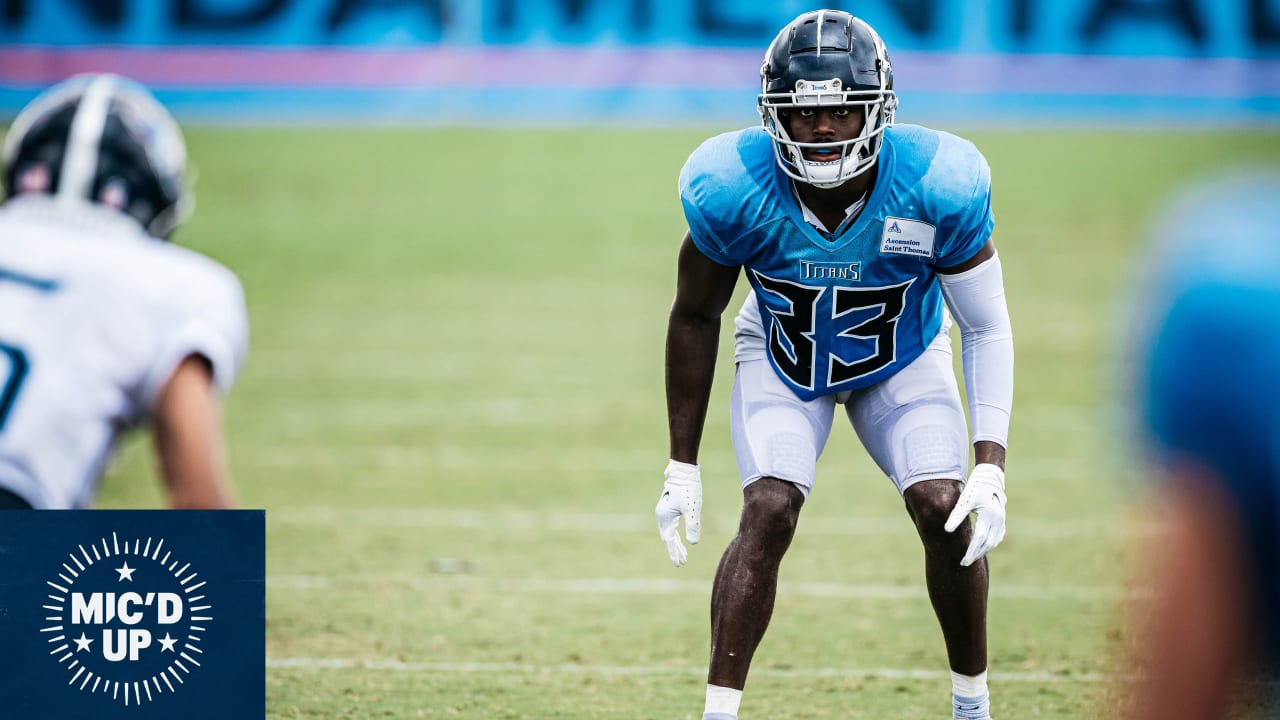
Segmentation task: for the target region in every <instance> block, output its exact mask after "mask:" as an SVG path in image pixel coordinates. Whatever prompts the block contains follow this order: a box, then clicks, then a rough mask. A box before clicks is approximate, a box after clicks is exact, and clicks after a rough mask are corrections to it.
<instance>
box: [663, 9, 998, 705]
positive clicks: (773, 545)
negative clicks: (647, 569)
mask: <svg viewBox="0 0 1280 720" xmlns="http://www.w3.org/2000/svg"><path fill="white" fill-rule="evenodd" d="M760 74H761V92H760V95H759V98H758V107H759V111H760V115H761V117H762V120H763V123H762V126H761V127H753V128H749V129H746V130H741V131H738V132H733V133H728V134H725V135H720V136H718V137H713V138H711V139H709V140H707V141H706V142H704V143H703V144H702V146H701V147H699V148H698V149H697V150H695V151H694V153H693V154H692V155H691V156H690V157H689V159H688V161H687V163H686V164H685V167H684V170H683V171H682V172H681V175H680V197H681V200H682V202H683V205H684V211H685V217H686V220H687V222H688V226H689V230H688V233H687V234H686V235H685V237H684V241H683V244H682V246H681V248H680V252H679V262H678V280H677V289H676V296H675V300H674V303H673V305H672V308H671V314H670V319H669V325H668V329H667V350H666V352H667V356H666V367H667V378H666V380H667V412H668V421H669V429H670V443H671V446H670V451H671V459H670V462H669V463H668V466H667V469H666V471H665V477H666V482H665V484H664V486H663V490H662V494H661V496H660V499H659V502H658V506H657V516H658V526H659V532H660V535H661V537H662V539H663V541H664V543H665V544H666V547H667V552H668V554H669V556H670V558H671V561H672V562H673V563H675V564H676V565H677V566H679V565H682V564H684V563H685V562H686V560H687V551H686V549H685V547H684V545H683V543H682V542H681V540H680V537H679V532H678V524H679V518H681V517H684V519H685V535H686V538H687V539H688V540H689V542H691V543H696V542H697V541H698V539H699V536H700V534H701V525H700V514H701V505H702V484H701V479H700V468H699V465H698V448H699V445H700V443H701V439H702V432H703V425H704V421H705V418H706V413H707V405H708V398H709V394H710V391H711V386H712V377H713V374H714V369H715V363H716V347H717V343H718V336H719V332H720V321H721V316H722V314H723V312H724V310H725V309H726V307H727V305H728V303H729V301H730V298H731V296H732V294H733V290H734V286H735V284H736V281H737V278H738V275H739V274H744V275H745V276H746V278H747V281H748V282H749V283H750V285H751V290H752V291H751V293H750V294H749V296H748V298H747V301H746V304H745V305H744V306H743V307H742V309H741V311H740V312H739V313H738V316H737V318H736V320H735V328H736V331H735V334H734V339H735V353H734V355H735V357H734V359H735V362H736V366H737V370H736V375H735V377H734V384H733V393H732V402H731V407H730V417H731V428H732V436H733V445H734V449H735V453H736V455H737V459H738V470H739V473H740V475H741V480H742V487H743V506H742V515H741V521H740V525H739V530H738V534H737V535H736V536H735V537H734V538H733V540H732V541H731V542H730V543H729V547H728V549H726V550H725V553H724V555H723V557H722V558H721V561H720V566H719V569H718V570H717V573H716V578H715V584H714V587H713V589H712V597H711V662H710V669H709V672H708V677H707V681H708V686H707V697H706V705H705V709H704V713H705V714H704V715H703V717H704V718H705V719H706V720H732V719H734V718H737V713H738V709H739V705H740V702H741V699H742V689H743V687H744V686H745V684H746V680H747V671H748V669H749V667H750V664H751V658H752V655H753V653H754V652H755V650H756V647H757V645H758V644H759V642H760V640H761V638H762V637H763V635H764V632H765V629H766V627H767V626H768V624H769V619H770V615H771V613H772V610H773V604H774V596H775V594H776V591H777V583H778V568H779V564H780V563H781V561H782V556H783V554H784V553H785V552H786V550H787V547H788V546H789V545H790V543H791V539H792V536H793V534H794V532H795V529H796V524H797V520H798V518H799V514H800V508H801V506H802V505H804V503H805V500H806V499H807V498H808V497H809V494H810V491H811V490H812V489H813V485H814V469H815V467H816V463H817V459H818V456H819V455H820V454H821V453H822V449H823V447H824V445H825V444H826V442H827V438H828V436H829V434H830V432H831V427H832V423H833V418H834V414H835V411H836V408H837V407H839V408H841V409H843V411H844V413H845V414H846V415H847V416H848V418H849V421H850V423H851V424H852V426H853V429H854V430H855V431H856V433H857V435H858V437H859V439H860V440H861V442H862V444H863V446H864V447H865V448H866V450H867V451H868V453H870V455H871V457H872V458H874V460H875V462H876V463H877V464H878V465H879V467H880V468H881V470H883V471H884V473H885V475H887V476H888V477H889V478H890V479H891V480H892V481H893V483H894V485H895V486H896V487H897V490H898V492H899V493H901V495H902V497H903V500H904V502H905V505H906V509H907V513H908V515H909V516H910V517H911V519H912V521H913V522H914V523H915V526H916V529H917V530H918V533H919V535H920V539H921V540H922V541H923V543H924V549H925V558H926V559H925V577H926V584H927V586H928V590H929V596H930V599H931V600H932V602H933V607H934V611H935V612H936V614H937V617H938V621H939V623H940V624H941V626H942V635H943V639H944V641H945V643H946V649H947V656H948V659H949V661H950V666H951V671H952V678H953V683H952V695H953V703H952V717H956V718H969V719H973V720H980V719H985V718H988V717H989V715H990V710H989V708H990V700H989V693H988V690H987V679H986V678H987V637H986V612H987V583H988V569H987V560H986V557H985V556H986V554H987V553H988V552H989V551H990V550H991V549H992V548H994V547H995V546H996V545H997V544H998V543H999V542H1000V541H1001V539H1002V538H1003V537H1004V527H1005V509H1004V508H1005V493H1004V461H1005V446H1006V444H1007V436H1008V429H1009V414H1010V410H1011V407H1012V402H1013V335H1012V330H1011V326H1010V322H1009V314H1008V310H1007V307H1006V305H1005V297H1004V283H1003V278H1002V274H1001V267H1000V259H999V257H998V256H997V254H996V249H995V245H994V244H993V243H992V240H991V233H992V228H993V226H994V220H993V217H992V213H991V182H990V171H989V168H988V167H987V163H986V160H985V159H984V158H983V157H982V155H981V154H980V153H979V152H978V150H977V149H976V148H975V147H974V146H973V145H972V144H971V143H969V142H967V141H965V140H962V139H960V138H958V137H955V136H954V135H950V134H947V133H944V132H938V131H935V130H929V129H926V128H923V127H919V126H914V125H894V124H893V119H894V110H895V109H896V107H897V104H898V101H897V97H896V95H895V94H894V91H893V70H892V67H891V65H890V62H889V55H888V53H887V52H886V50H885V47H884V43H883V42H882V41H881V39H880V36H879V35H878V34H877V33H876V32H875V30H873V29H872V28H871V27H870V26H869V25H867V24H866V23H865V22H863V21H862V20H859V19H858V18H855V17H853V16H851V15H849V14H848V13H845V12H840V11H834V10H820V11H816V12H809V13H805V14H803V15H801V16H799V17H797V18H796V19H795V20H793V21H792V22H791V23H789V24H788V25H787V26H786V27H784V28H783V29H782V31H781V32H780V33H779V34H778V36H777V38H776V39H775V40H774V41H773V42H772V44H771V45H770V46H769V48H768V51H767V52H766V54H765V58H764V64H763V66H762V68H761V71H760ZM944 302H945V306H946V307H944ZM946 308H950V315H948V313H947V311H946ZM951 317H954V318H955V321H956V322H957V323H958V325H959V327H960V332H961V338H962V346H963V364H964V373H965V381H966V389H967V394H968V402H969V410H970V413H971V416H972V422H973V426H972V432H969V431H968V429H967V427H966V424H965V415H964V408H963V405H962V403H961V399H960V392H959V389H958V385H957V382H956V377H955V373H954V371H953V369H952V354H951V352H952V351H951V342H950V337H949V335H948V329H949V327H950V323H951V320H950V318H951ZM970 442H972V444H973V448H974V455H975V460H976V462H975V465H974V467H973V470H972V472H966V471H967V470H968V467H969V455H968V449H969V444H970ZM966 476H967V479H966ZM970 513H976V520H975V521H973V522H972V523H971V521H970V518H969V516H970Z"/></svg>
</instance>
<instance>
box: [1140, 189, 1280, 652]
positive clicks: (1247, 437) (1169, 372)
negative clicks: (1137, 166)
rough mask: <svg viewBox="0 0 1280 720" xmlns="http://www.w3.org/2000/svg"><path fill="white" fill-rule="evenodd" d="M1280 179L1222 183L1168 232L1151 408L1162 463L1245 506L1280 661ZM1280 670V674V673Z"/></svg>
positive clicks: (1156, 288) (1147, 410)
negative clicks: (1191, 470) (1189, 467)
mask: <svg viewBox="0 0 1280 720" xmlns="http://www.w3.org/2000/svg"><path fill="white" fill-rule="evenodd" d="M1278 200H1280V174H1248V175H1243V176H1239V177H1234V178H1229V179H1225V180H1220V181H1218V182H1216V183H1213V184H1211V185H1210V186H1209V187H1207V188H1206V187H1201V188H1200V189H1199V192H1197V193H1196V194H1194V195H1188V196H1185V197H1183V198H1181V199H1180V201H1179V202H1178V204H1177V206H1176V208H1175V210H1174V212H1173V213H1172V214H1171V215H1170V217H1168V218H1167V219H1166V221H1165V222H1164V223H1163V224H1162V226H1161V228H1160V229H1159V230H1158V231H1157V238H1156V241H1157V246H1156V249H1155V251H1154V252H1153V253H1152V254H1151V256H1150V262H1151V263H1152V264H1153V268H1152V277H1153V282H1151V283H1150V287H1148V288H1147V289H1146V292H1145V293H1144V303H1145V304H1146V312H1147V313H1149V315H1150V319H1149V320H1148V321H1147V322H1145V323H1142V324H1141V325H1140V328H1141V329H1142V330H1143V331H1144V332H1141V333H1140V336H1141V338H1142V339H1143V343H1144V347H1142V348H1141V353H1140V355H1139V360H1138V364H1137V365H1138V372H1139V374H1140V376H1141V377H1142V380H1143V381H1142V382H1141V383H1140V384H1139V386H1138V390H1139V392H1140V394H1141V397H1140V398H1139V406H1140V408H1141V410H1142V415H1143V424H1144V426H1145V429H1146V431H1147V433H1148V440H1149V441H1151V442H1152V443H1153V444H1154V446H1155V448H1156V450H1157V452H1158V453H1159V454H1160V455H1161V456H1163V457H1165V458H1168V459H1170V460H1172V461H1174V462H1175V463H1176V462H1180V461H1188V460H1189V461H1190V462H1191V463H1193V464H1194V465H1198V466H1200V467H1204V468H1208V469H1209V470H1211V471H1212V474H1213V476H1214V479H1215V480H1216V481H1217V482H1219V483H1222V485H1223V486H1224V487H1225V488H1226V490H1227V492H1228V493H1229V494H1230V496H1231V497H1232V498H1233V499H1234V501H1235V505H1236V509H1237V510H1238V511H1239V513H1240V517H1241V519H1242V520H1243V524H1244V526H1243V527H1242V528H1241V530H1242V531H1243V533H1244V534H1245V536H1246V538H1247V540H1248V544H1249V547H1250V550H1251V553H1252V555H1253V557H1252V560H1253V562H1254V563H1255V567H1256V572H1255V577H1256V578H1257V579H1258V581H1259V591H1260V592H1261V594H1262V597H1261V598H1259V602H1258V605H1259V607H1260V608H1263V612H1264V615H1265V618H1266V619H1267V621H1268V622H1269V625H1270V627H1269V628H1268V630H1269V632H1270V636H1269V638H1270V648H1269V649H1270V652H1271V653H1272V654H1273V657H1274V659H1275V660H1277V661H1280V620H1278V619H1277V617H1276V615H1275V613H1276V612H1278V611H1280V372H1277V371H1278V370H1280V326H1277V324H1276V318H1277V317H1280V206H1278V205H1277V201H1278ZM1276 667H1277V668H1280V663H1278V664H1277V666H1276Z"/></svg>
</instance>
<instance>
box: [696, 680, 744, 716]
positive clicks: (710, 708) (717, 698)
mask: <svg viewBox="0 0 1280 720" xmlns="http://www.w3.org/2000/svg"><path fill="white" fill-rule="evenodd" d="M741 704H742V691H741V690H734V689H733V688H727V687H720V686H719V685H708V686H707V706H706V709H705V710H703V713H704V714H710V713H720V714H721V715H728V716H730V717H735V718H736V717H738V706H739V705H741Z"/></svg>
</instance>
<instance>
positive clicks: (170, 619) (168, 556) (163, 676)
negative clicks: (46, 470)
mask: <svg viewBox="0 0 1280 720" xmlns="http://www.w3.org/2000/svg"><path fill="white" fill-rule="evenodd" d="M264 543H265V513H264V512H263V511H260V510H256V511H255V510H235V511H216V512H215V511H166V510H158V511H157V510H153V511H133V510H129V511H123V510H122V511H110V510H85V511H70V510H68V511H12V512H5V513H3V514H0V568H3V573H4V580H3V582H0V648H3V652H0V717H13V718H95V719H96V720H117V719H118V720H162V719H163V720H172V718H176V717H182V718H188V719H190V720H226V718H237V719H238V720H239V719H248V720H252V719H253V718H263V717H265V714H266V690H265V688H266V686H265V666H266V649H265V617H266V616H265V610H266V606H265V599H266V594H265V571H266V562H265V553H264V548H265V545H264Z"/></svg>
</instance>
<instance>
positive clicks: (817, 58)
mask: <svg viewBox="0 0 1280 720" xmlns="http://www.w3.org/2000/svg"><path fill="white" fill-rule="evenodd" d="M836 106H844V107H847V108H849V109H850V110H854V111H861V112H862V113H863V117H864V119H865V122H864V123H863V127H862V133H861V135H859V136H858V137H856V138H853V139H851V140H845V141H841V142H836V143H798V142H795V141H794V140H792V139H791V136H790V133H788V131H787V125H786V122H785V117H780V113H786V112H787V111H789V110H792V109H795V108H817V107H823V108H830V107H836ZM897 107H898V98H897V95H895V94H894V92H893V67H892V65H891V64H890V62H889V53H888V51H886V50H885V47H884V41H883V40H881V39H880V35H879V34H878V33H876V31H875V30H874V29H872V27H871V26H870V25H868V24H867V23H865V22H863V21H862V20H860V19H858V18H856V17H854V16H852V15H850V14H849V13H847V12H842V11H840V10H815V11H813V12H807V13H805V14H803V15H801V16H800V17H797V18H796V19H795V20H792V21H791V22H790V23H788V24H787V26H786V27H784V28H782V31H781V32H779V33H778V36H777V37H776V38H774V40H773V42H772V43H771V44H770V45H769V49H768V51H766V52H765V56H764V64H763V65H762V66H761V67H760V96H759V99H758V102H757V109H758V110H759V112H760V117H761V120H762V122H763V123H764V128H765V130H766V131H767V132H768V133H769V136H770V137H772V138H773V147H774V151H775V153H776V155H777V158H778V164H779V165H780V166H781V167H782V169H783V171H784V172H786V173H787V175H789V176H791V177H792V178H794V179H796V180H799V181H800V182H804V183H809V184H811V185H816V186H818V187H836V186H838V185H840V184H842V183H844V182H846V181H847V180H849V179H850V178H853V177H856V176H858V175H860V174H862V173H864V172H866V171H867V170H869V169H870V168H871V167H872V166H873V165H875V162H876V157H877V156H878V155H879V154H880V146H881V144H882V143H883V141H884V130H885V128H887V127H888V126H890V125H892V124H893V114H894V111H895V110H896V109H897ZM805 148H830V149H832V150H836V151H837V152H838V158H839V159H837V160H832V161H829V162H817V161H813V160H808V159H806V158H805V157H804V153H803V151H804V149H805Z"/></svg>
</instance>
